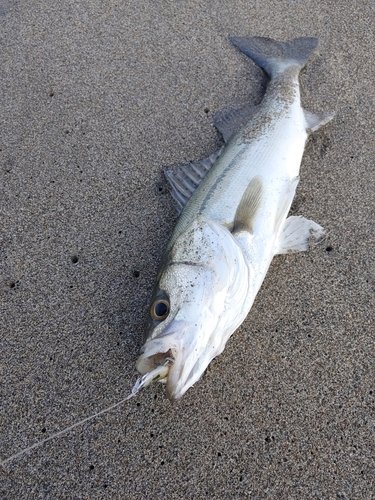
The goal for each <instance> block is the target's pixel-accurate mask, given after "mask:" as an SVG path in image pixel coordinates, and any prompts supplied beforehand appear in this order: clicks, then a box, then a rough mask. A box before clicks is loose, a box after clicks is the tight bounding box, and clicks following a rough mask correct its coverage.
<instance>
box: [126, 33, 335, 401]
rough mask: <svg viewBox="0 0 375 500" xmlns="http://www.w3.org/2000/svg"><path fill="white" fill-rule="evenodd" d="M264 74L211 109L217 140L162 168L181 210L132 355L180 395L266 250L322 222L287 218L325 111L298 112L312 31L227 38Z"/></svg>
mask: <svg viewBox="0 0 375 500" xmlns="http://www.w3.org/2000/svg"><path fill="white" fill-rule="evenodd" d="M231 41H232V43H233V44H234V45H235V46H236V47H238V48H239V49H240V50H241V51H242V52H243V53H245V54H246V55H248V56H249V57H250V58H251V59H253V60H254V61H255V62H257V63H258V64H259V65H261V66H262V67H263V68H264V69H265V70H266V71H267V73H268V74H269V76H270V83H269V85H268V88H267V91H266V93H265V96H264V98H263V100H262V103H261V104H260V105H259V106H257V107H256V108H252V109H250V108H245V109H243V110H238V111H236V112H229V113H225V114H222V115H220V116H219V117H218V118H217V120H216V122H215V125H216V126H217V128H218V129H219V130H220V131H221V132H222V133H223V136H224V139H225V141H226V145H225V147H224V149H223V150H222V151H219V152H217V153H216V154H213V155H211V157H209V158H208V159H204V160H202V161H201V162H195V163H192V164H191V165H185V166H182V167H178V168H177V169H174V170H171V171H168V172H167V173H166V175H167V179H168V180H169V181H170V183H171V185H172V194H173V196H174V198H175V199H176V201H177V203H178V204H179V206H180V208H182V213H181V215H180V218H179V220H178V222H177V225H176V227H175V230H174V232H173V234H172V237H171V241H170V243H169V245H168V247H167V250H166V253H165V256H164V259H163V261H162V264H161V267H160V270H159V273H158V277H157V284H156V287H155V292H154V297H153V300H152V303H151V308H150V325H151V326H150V331H149V333H148V336H147V338H146V341H145V344H144V346H143V347H142V350H141V355H140V357H139V358H138V361H137V369H138V371H139V372H140V373H141V374H142V375H143V377H141V379H140V381H138V383H137V384H138V385H137V389H136V390H138V388H140V387H141V386H142V385H148V383H150V382H151V381H152V380H154V379H155V380H156V379H158V380H160V381H162V382H165V383H166V388H167V395H168V397H169V398H170V399H178V398H180V397H181V396H182V395H183V394H184V393H185V391H186V390H187V389H188V388H189V387H191V386H192V385H193V384H194V383H195V382H197V380H199V378H200V377H201V375H202V373H203V372H204V371H205V369H206V368H207V366H208V364H209V363H210V361H211V360H212V359H213V358H214V357H215V356H217V355H218V354H220V353H221V352H222V350H223V349H224V347H225V344H226V342H227V340H228V338H229V337H230V336H231V335H232V333H233V332H234V331H235V330H236V329H237V328H238V326H239V325H240V324H241V323H242V322H243V321H244V319H245V318H246V316H247V314H248V312H249V310H250V308H251V306H252V304H253V302H254V299H255V297H256V294H257V292H258V290H259V288H260V286H261V284H262V282H263V280H264V277H265V275H266V273H267V270H268V268H269V265H270V263H271V261H272V258H273V257H274V255H276V254H278V253H286V252H290V251H302V250H306V249H307V248H308V247H309V245H310V243H311V242H312V241H317V240H319V239H320V238H321V237H322V235H323V228H321V226H319V225H318V224H316V223H315V222H313V221H309V220H307V219H304V218H303V217H289V218H287V215H288V212H289V209H290V206H291V204H292V201H293V198H294V194H295V190H296V187H297V184H298V181H299V169H300V164H301V160H302V156H303V151H304V146H305V142H306V139H307V137H308V134H309V133H310V132H311V131H314V130H316V129H318V128H319V127H320V126H321V125H323V124H325V123H327V122H328V121H329V120H330V119H331V118H332V114H325V113H322V114H320V115H316V114H313V113H310V112H307V111H305V110H303V108H302V107H301V103H300V92H299V82H298V75H299V72H300V70H301V68H302V67H303V66H304V65H305V63H306V61H307V58H308V56H309V54H310V53H311V52H312V50H313V49H314V48H315V47H316V45H317V40H316V39H313V38H299V39H295V40H292V41H290V42H284V43H281V42H275V41H273V40H270V39H266V38H260V37H255V38H235V39H232V40H231Z"/></svg>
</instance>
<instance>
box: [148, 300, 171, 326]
mask: <svg viewBox="0 0 375 500" xmlns="http://www.w3.org/2000/svg"><path fill="white" fill-rule="evenodd" d="M150 314H151V318H152V319H156V320H159V321H161V320H162V319H165V318H166V317H167V316H168V314H169V302H168V300H165V299H156V300H155V301H154V303H153V304H152V306H151V310H150Z"/></svg>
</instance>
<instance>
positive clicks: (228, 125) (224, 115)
mask: <svg viewBox="0 0 375 500" xmlns="http://www.w3.org/2000/svg"><path fill="white" fill-rule="evenodd" d="M255 109H256V106H250V105H248V106H244V107H243V108H240V109H228V110H227V111H222V112H221V113H218V114H217V115H216V116H215V117H214V125H215V127H216V128H217V129H218V130H219V132H221V134H222V135H223V137H224V141H225V142H228V141H229V140H230V139H231V138H232V137H233V136H234V135H235V134H236V133H237V132H238V131H239V130H240V129H241V128H242V127H243V126H244V125H246V124H247V123H248V121H249V120H250V118H251V117H252V116H253V114H254V110H255Z"/></svg>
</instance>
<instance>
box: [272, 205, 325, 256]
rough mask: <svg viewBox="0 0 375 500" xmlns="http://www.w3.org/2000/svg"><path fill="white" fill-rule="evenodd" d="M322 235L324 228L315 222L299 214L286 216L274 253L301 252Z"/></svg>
mask: <svg viewBox="0 0 375 500" xmlns="http://www.w3.org/2000/svg"><path fill="white" fill-rule="evenodd" d="M323 236H324V229H323V228H322V226H319V224H317V223H316V222H314V221H312V220H309V219H305V218H304V217H301V216H294V215H292V216H291V217H288V218H287V219H286V221H285V223H284V226H283V228H282V230H281V232H280V236H279V238H278V242H277V243H278V244H277V248H276V250H275V255H276V254H282V253H289V252H303V251H305V250H307V249H308V248H309V247H310V246H312V245H314V244H316V243H317V242H318V241H319V240H321V239H322V237H323Z"/></svg>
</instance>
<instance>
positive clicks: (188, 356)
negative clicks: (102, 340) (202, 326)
mask: <svg viewBox="0 0 375 500" xmlns="http://www.w3.org/2000/svg"><path fill="white" fill-rule="evenodd" d="M178 323H180V322H178ZM168 330H169V331H168V333H167V332H163V333H162V334H161V335H160V336H157V337H155V338H153V339H150V340H148V341H147V342H146V343H145V344H144V346H143V347H142V349H141V355H140V356H139V358H138V360H137V362H136V368H137V370H138V372H139V373H140V374H141V375H142V376H143V377H145V379H147V383H146V385H149V384H150V383H151V382H152V381H153V380H157V381H159V382H162V383H165V384H166V393H167V397H168V399H170V400H171V401H175V400H177V399H180V398H181V396H183V395H184V394H185V392H186V391H187V390H188V389H189V388H190V387H191V386H192V385H193V384H195V383H196V382H197V381H198V380H199V379H200V377H201V375H202V374H203V372H204V370H205V369H206V367H207V366H208V364H209V362H210V361H211V359H212V358H211V357H210V358H209V359H208V357H207V352H206V346H203V345H199V344H197V343H196V342H194V341H192V342H189V343H186V342H184V340H186V338H190V340H192V339H197V338H199V334H198V332H197V331H196V330H195V329H194V333H195V335H191V333H192V332H193V328H192V325H187V324H184V325H181V324H180V325H173V328H171V329H168ZM189 334H190V335H189ZM161 367H162V368H161ZM153 374H154V375H155V378H154V379H153V376H154V375H153ZM159 374H160V375H159ZM141 379H142V377H141ZM141 379H139V380H141ZM149 379H150V382H148V380H149ZM143 386H145V385H143Z"/></svg>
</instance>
